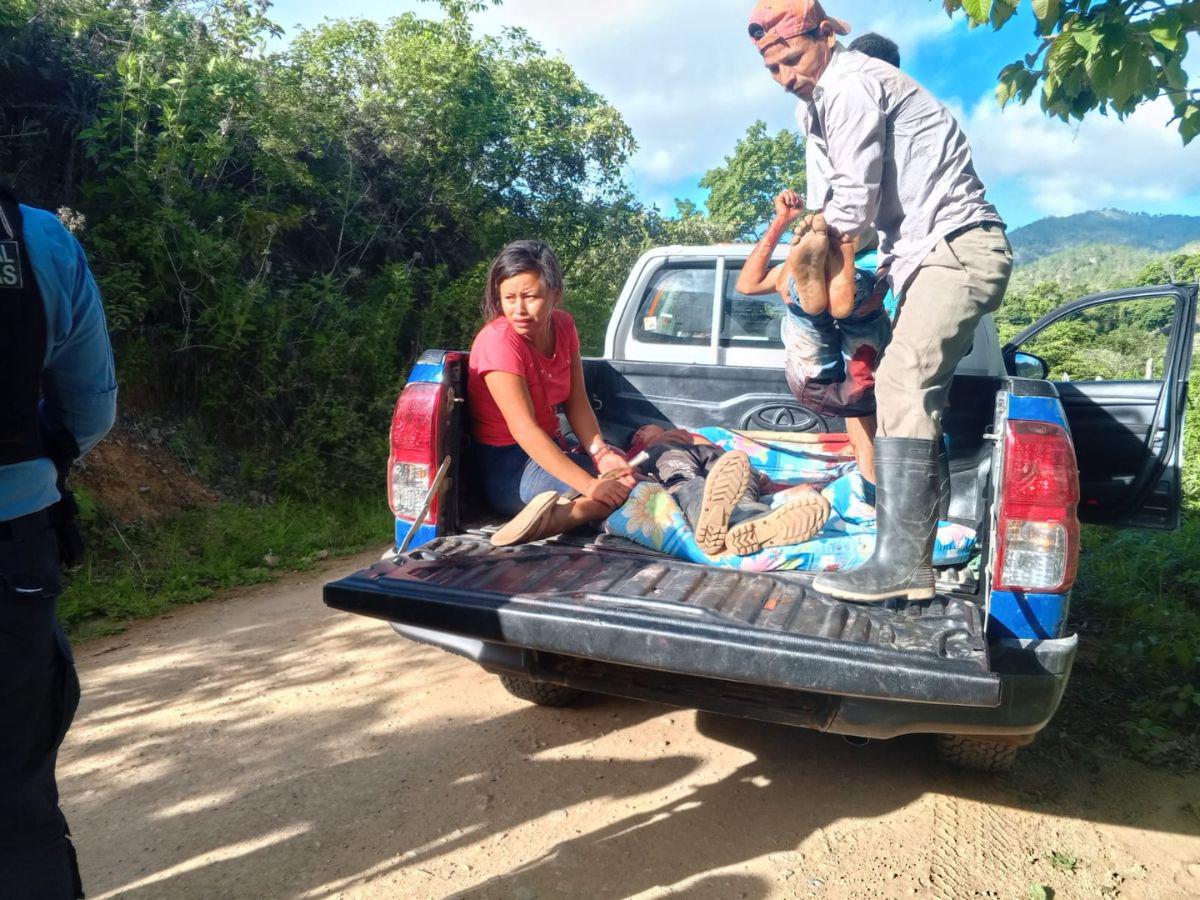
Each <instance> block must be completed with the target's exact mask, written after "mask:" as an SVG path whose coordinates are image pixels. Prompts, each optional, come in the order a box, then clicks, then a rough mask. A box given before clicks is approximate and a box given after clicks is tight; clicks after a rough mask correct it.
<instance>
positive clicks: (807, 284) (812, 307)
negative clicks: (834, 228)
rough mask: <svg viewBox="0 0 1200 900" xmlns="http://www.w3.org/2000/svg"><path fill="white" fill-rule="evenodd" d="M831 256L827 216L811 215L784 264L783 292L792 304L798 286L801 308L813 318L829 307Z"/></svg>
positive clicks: (797, 291)
mask: <svg viewBox="0 0 1200 900" xmlns="http://www.w3.org/2000/svg"><path fill="white" fill-rule="evenodd" d="M828 256H829V228H828V226H827V225H826V224H825V216H824V215H822V214H821V213H817V214H816V215H813V216H808V217H807V218H806V219H805V220H804V222H803V223H802V224H801V225H800V227H799V228H797V229H796V237H795V238H794V239H793V240H792V250H791V252H790V253H789V254H788V258H787V262H785V263H784V264H783V272H782V275H783V277H782V279H781V281H782V282H783V283H782V284H781V285H780V287H781V289H782V290H781V293H783V294H784V299H785V300H787V301H789V302H790V301H791V297H790V289H791V287H793V286H795V289H796V296H797V297H799V298H800V306H801V308H802V309H803V310H804V311H805V312H806V313H808V314H809V315H810V316H819V315H820V314H821V313H823V312H825V311H826V310H827V309H828V308H829V289H828V284H827V281H828V276H827V274H826V271H825V268H826V257H828Z"/></svg>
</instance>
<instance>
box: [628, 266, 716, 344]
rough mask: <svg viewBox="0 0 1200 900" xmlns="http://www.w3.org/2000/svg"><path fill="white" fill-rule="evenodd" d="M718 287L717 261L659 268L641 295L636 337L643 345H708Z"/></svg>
mask: <svg viewBox="0 0 1200 900" xmlns="http://www.w3.org/2000/svg"><path fill="white" fill-rule="evenodd" d="M716 286H717V264H716V261H715V260H714V261H707V262H701V261H697V262H696V263H693V264H685V265H681V266H668V267H666V268H663V269H660V270H659V271H658V272H656V273H655V274H654V277H653V278H652V279H651V280H650V284H649V285H648V286H647V287H646V291H645V294H643V296H642V302H641V305H640V306H639V307H638V314H637V320H636V321H635V322H634V326H633V335H634V338H635V339H636V340H637V341H638V342H639V343H643V344H684V345H692V346H697V347H707V346H708V345H709V344H710V343H711V342H712V318H713V316H712V313H713V295H714V294H715V293H716Z"/></svg>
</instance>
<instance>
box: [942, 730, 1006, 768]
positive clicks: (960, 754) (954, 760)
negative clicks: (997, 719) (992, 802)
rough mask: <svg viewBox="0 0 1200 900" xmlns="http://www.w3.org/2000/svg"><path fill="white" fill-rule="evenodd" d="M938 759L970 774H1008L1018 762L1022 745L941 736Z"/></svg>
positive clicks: (950, 735)
mask: <svg viewBox="0 0 1200 900" xmlns="http://www.w3.org/2000/svg"><path fill="white" fill-rule="evenodd" d="M937 749H938V758H939V759H941V761H942V762H944V763H947V764H948V765H951V766H954V767H955V768H958V769H966V770H967V771H969V772H1007V771H1008V770H1009V769H1011V768H1012V767H1013V763H1015V762H1016V761H1017V751H1018V750H1020V749H1021V745H1020V743H1013V742H1008V741H989V740H984V739H981V738H975V737H967V736H965V735H961V734H940V735H938V738H937Z"/></svg>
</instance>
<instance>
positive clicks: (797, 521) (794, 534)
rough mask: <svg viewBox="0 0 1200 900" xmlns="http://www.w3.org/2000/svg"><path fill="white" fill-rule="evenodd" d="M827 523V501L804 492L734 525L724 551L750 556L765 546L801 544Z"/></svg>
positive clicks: (815, 493)
mask: <svg viewBox="0 0 1200 900" xmlns="http://www.w3.org/2000/svg"><path fill="white" fill-rule="evenodd" d="M828 520H829V501H828V500H826V499H825V498H824V497H822V496H821V495H820V494H818V493H817V492H816V491H805V492H804V493H802V494H799V495H798V496H797V497H796V499H795V500H789V501H788V502H787V503H785V504H784V505H783V506H781V507H779V508H778V509H773V510H771V511H770V512H769V513H767V514H766V515H763V516H759V517H758V518H756V519H748V520H746V521H745V522H739V523H738V524H737V525H734V526H733V527H732V528H730V529H729V534H728V536H727V537H726V538H725V549H726V550H728V551H729V552H730V553H734V554H736V555H738V556H750V555H751V554H752V553H757V552H758V551H759V550H765V549H766V548H768V547H788V546H791V545H792V544H802V543H804V542H805V541H807V540H808V539H810V538H811V537H812V536H813V535H815V534H816V533H817V532H819V531H820V530H821V529H822V528H824V527H825V523H826V522H827V521H828Z"/></svg>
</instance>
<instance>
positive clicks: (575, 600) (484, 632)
mask: <svg viewBox="0 0 1200 900" xmlns="http://www.w3.org/2000/svg"><path fill="white" fill-rule="evenodd" d="M634 546H635V545H632V544H627V543H625V542H623V541H620V542H617V541H613V540H611V539H607V540H606V539H601V540H600V541H598V542H596V543H591V544H580V543H572V542H570V541H555V542H549V543H546V544H534V545H528V546H523V547H514V548H505V549H497V548H493V547H492V546H491V545H490V543H488V541H487V537H486V535H484V534H479V533H474V534H472V533H468V534H463V535H456V536H452V537H445V538H440V539H438V540H436V541H434V542H433V543H431V544H428V545H426V546H424V547H422V548H421V549H420V550H417V551H414V552H412V553H409V554H407V555H406V556H405V557H404V558H401V559H400V560H398V561H396V562H382V563H379V564H377V565H375V566H373V567H372V568H370V569H367V570H364V571H362V572H359V573H357V574H356V575H353V576H351V577H349V578H345V579H342V580H341V581H337V582H334V583H332V584H329V585H327V586H326V588H325V602H326V603H327V604H328V605H330V606H332V607H334V608H336V609H341V610H345V611H347V612H354V613H358V614H361V615H367V616H372V617H375V618H379V619H383V620H386V621H390V622H394V623H397V624H402V625H408V626H415V627H418V628H424V629H433V630H437V631H441V632H445V633H449V634H454V635H458V636H462V637H466V638H472V639H476V640H481V641H485V642H492V643H496V644H503V645H508V646H513V647H519V648H523V649H527V650H531V651H540V652H545V653H549V654H555V655H557V656H561V657H565V658H578V659H583V660H595V661H602V662H605V663H610V664H613V665H617V666H626V667H631V668H632V669H635V670H651V671H659V672H669V673H672V674H675V675H682V676H696V677H701V678H709V679H721V680H724V681H729V682H737V683H741V684H745V685H751V686H760V687H766V688H776V689H781V688H782V689H789V690H797V691H807V692H815V693H818V694H839V695H844V696H857V697H865V698H885V699H891V700H906V701H913V702H924V703H939V704H950V705H958V706H972V707H995V706H997V705H998V704H999V702H1000V681H999V678H998V677H997V676H996V675H995V674H994V673H993V672H992V671H991V670H990V668H989V660H988V649H987V641H986V638H985V635H984V630H983V622H984V616H983V611H982V610H981V609H980V607H979V606H978V604H977V603H976V602H975V601H974V600H973V599H970V598H967V597H962V596H956V595H954V594H950V593H944V594H943V593H939V595H938V596H937V597H936V598H935V599H934V600H932V601H924V602H920V603H906V602H902V601H895V602H892V603H888V604H872V605H868V604H857V603H846V602H841V601H837V600H833V599H831V598H829V597H825V596H823V595H820V594H818V593H816V592H815V591H813V589H812V579H811V576H808V575H805V574H802V573H769V574H750V573H744V572H737V571H731V570H726V569H716V568H711V567H707V566H698V565H694V564H692V563H688V562H684V561H682V560H677V559H673V558H668V557H663V556H659V555H655V554H651V553H647V552H639V551H638V550H637V549H634Z"/></svg>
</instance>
